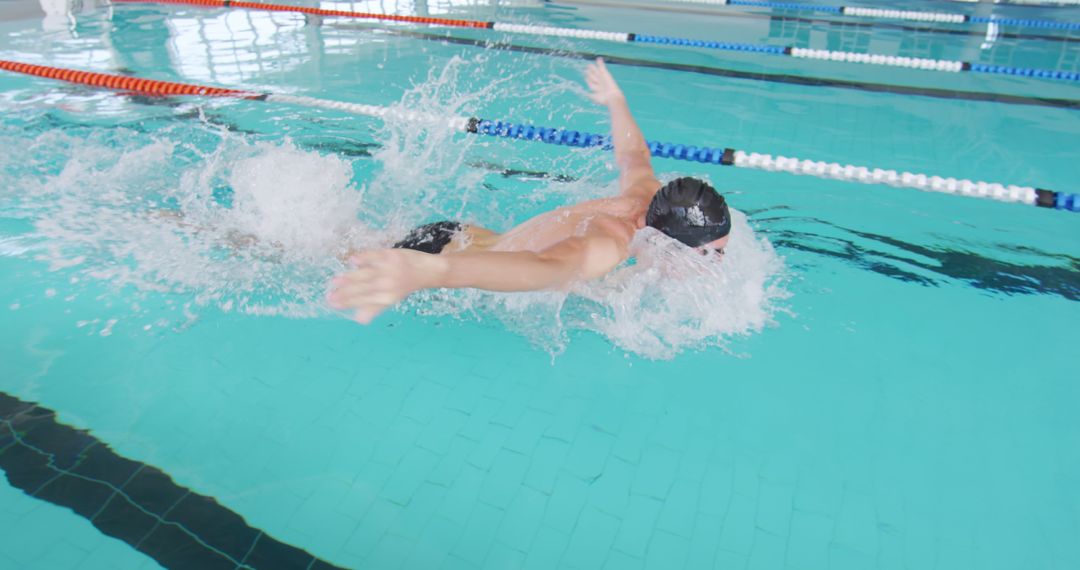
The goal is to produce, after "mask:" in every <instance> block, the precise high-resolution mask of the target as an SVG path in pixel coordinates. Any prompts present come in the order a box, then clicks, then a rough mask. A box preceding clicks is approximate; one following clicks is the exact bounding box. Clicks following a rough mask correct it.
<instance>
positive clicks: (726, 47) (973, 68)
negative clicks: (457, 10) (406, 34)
mask: <svg viewBox="0 0 1080 570" xmlns="http://www.w3.org/2000/svg"><path fill="white" fill-rule="evenodd" d="M113 1H114V2H115V3H123V4H135V3H149V4H172V5H191V6H201V7H209V8H240V9H246V10H264V11H272V12H294V13H297V14H308V15H315V16H328V17H341V18H358V19H370V20H380V21H391V22H407V23H415V24H424V25H432V26H449V27H458V28H476V29H486V30H492V31H495V32H503V33H512V34H526V35H536V36H548V37H561V38H578V39H587V40H599V41H608V42H618V43H639V44H657V45H666V46H677V47H688V48H701V49H715V50H722V51H736V52H745V53H761V54H765V55H773V56H788V57H794V58H797V59H816V60H822V61H835V62H840V63H860V64H866V65H881V66H887V67H906V68H910V69H922V70H926V71H944V72H952V73H956V72H961V71H968V72H974V73H990V74H997V75H1014V76H1019V77H1035V78H1040V79H1054V80H1064V81H1080V72H1077V71H1059V70H1052V69H1036V68H1028V67H1013V66H1002V65H987V64H981V63H971V62H966V61H960V60H949V59H931V58H919V57H903V56H891V55H881V54H869V53H857V52H848V51H837V50H821V49H808V48H800V47H795V46H772V45H767V44H750V43H739V42H722V41H710V40H697V39H692V38H679V37H670V36H657V35H650V34H638V33H631V32H605V31H600V30H580V29H576V28H560V27H554V26H534V25H531V24H513V23H507V22H493V21H492V22H485V21H479V20H455V19H447V18H427V17H420V16H398V15H394V14H373V13H368V12H352V11H348V10H326V9H323V8H309V7H306V6H287V5H282V4H266V3H261V2H244V1H237V0H113ZM736 1H740V2H742V1H743V0H730V2H736ZM747 1H749V0H747ZM770 4H775V3H770ZM797 6H802V4H797ZM819 8H820V7H819ZM1077 29H1080V27H1078V28H1077Z"/></svg>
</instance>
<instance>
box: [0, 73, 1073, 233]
mask: <svg viewBox="0 0 1080 570" xmlns="http://www.w3.org/2000/svg"><path fill="white" fill-rule="evenodd" d="M0 69H6V70H9V71H15V72H18V73H23V74H27V75H34V76H38V77H48V78H52V79H60V80H64V81H69V82H73V83H83V84H86V85H94V86H105V87H109V86H114V87H112V88H114V89H122V90H125V91H135V92H140V93H147V94H151V95H177V94H189V95H191V94H194V95H209V96H226V97H233V98H239V99H252V100H259V101H267V102H278V103H286V104H292V105H300V106H306V107H317V108H322V109H331V110H337V111H343V112H347V113H355V114H359V115H366V116H371V117H380V118H394V119H399V120H405V121H410V122H417V121H427V122H431V123H435V124H441V125H445V126H448V127H450V128H452V129H455V130H461V131H465V132H467V133H471V134H478V135H489V136H494V137H501V138H509V139H521V140H529V141H538V142H543V143H547V144H553V145H562V146H571V147H595V146H602V147H605V148H610V147H611V137H610V136H608V135H600V134H596V133H589V132H584V131H575V130H571V129H566V128H561V127H559V128H553V127H545V126H536V125H531V124H523V123H513V122H509V121H501V120H488V119H481V118H477V117H447V116H444V115H436V114H431V113H418V112H413V111H404V110H402V109H399V108H392V107H382V106H378V105H364V104H360V103H349V102H345V101H331V100H326V99H317V98H314V97H306V96H300V95H288V94H275V93H255V92H252V91H247V90H242V89H227V88H219V87H207V86H203V85H192V84H182V83H173V82H168V81H155V80H149V79H139V78H136V77H130V76H120V75H111V74H106V73H95V72H86V71H76V70H71V69H62V68H55V67H48V66H42V65H32V64H25V63H18V62H12V61H6V60H0ZM646 144H647V145H648V148H649V153H650V154H651V155H652V156H658V157H661V158H671V159H675V160H683V161H688V162H700V163H712V164H717V165H723V166H735V167H739V168H750V169H755V170H766V171H773V172H787V173H789V174H796V175H804V176H816V177H818V178H830V179H834V180H844V181H848V182H861V183H864V184H887V185H889V186H896V187H904V188H914V189H916V190H923V191H929V192H940V193H945V194H953V195H957V196H966V197H972V198H986V199H991V200H997V201H1000V202H1015V203H1019V204H1027V205H1031V206H1039V207H1043V208H1053V209H1057V210H1063V211H1072V212H1080V194H1071V193H1067V192H1056V191H1053V190H1047V189H1044V188H1035V187H1031V186H1021V185H1016V184H1001V183H997V182H984V181H973V180H968V179H963V178H952V177H941V176H930V175H926V174H918V173H911V172H898V171H895V170H889V169H882V168H870V167H866V166H856V165H851V164H840V163H836V162H824V161H815V160H807V159H800V158H794V157H785V156H773V155H771V154H761V153H756V152H746V151H742V150H737V149H733V148H725V147H708V146H697V145H686V144H678V143H667V142H661V141H646Z"/></svg>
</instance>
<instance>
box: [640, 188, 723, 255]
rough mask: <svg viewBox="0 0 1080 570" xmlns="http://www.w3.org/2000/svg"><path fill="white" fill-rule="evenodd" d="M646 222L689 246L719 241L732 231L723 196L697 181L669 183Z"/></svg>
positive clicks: (650, 205)
mask: <svg viewBox="0 0 1080 570" xmlns="http://www.w3.org/2000/svg"><path fill="white" fill-rule="evenodd" d="M645 223H646V224H647V225H649V226H651V227H654V228H656V229H658V230H660V231H662V232H664V233H665V234H667V235H669V236H671V237H673V238H675V239H677V240H679V241H681V242H683V243H684V244H686V245H688V246H690V247H698V246H700V245H705V244H707V243H709V242H711V241H713V240H718V239H720V238H722V237H724V236H726V235H728V232H730V231H731V213H730V212H728V207H727V202H725V201H724V197H723V196H721V195H720V193H719V192H717V191H716V189H715V188H713V187H712V186H709V185H708V184H706V183H705V182H703V181H701V180H698V179H697V178H677V179H675V180H672V181H671V182H668V183H667V185H665V186H664V187H663V188H661V189H660V191H659V192H657V193H656V196H654V197H653V199H652V203H651V204H649V213H648V214H646V215H645Z"/></svg>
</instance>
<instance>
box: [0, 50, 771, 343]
mask: <svg viewBox="0 0 1080 570" xmlns="http://www.w3.org/2000/svg"><path fill="white" fill-rule="evenodd" d="M484 57H485V56H479V57H477V58H474V59H472V60H468V61H467V60H464V59H461V58H453V59H452V60H451V61H450V62H449V63H448V64H447V65H438V66H432V69H433V70H434V71H432V72H431V73H430V74H429V76H428V78H427V79H426V80H425V81H423V82H422V83H420V84H418V85H416V86H415V87H414V88H413V89H411V90H409V91H408V92H407V93H406V94H405V96H404V97H403V98H402V100H401V102H400V106H401V107H402V108H404V109H418V108H422V109H426V110H428V111H430V112H432V113H433V114H436V115H442V116H461V115H465V116H469V115H476V114H478V113H477V112H478V111H479V110H481V109H482V108H483V107H484V106H485V105H490V104H492V103H493V102H496V101H500V100H506V99H507V98H508V97H512V95H511V93H513V92H514V91H515V89H514V87H513V86H514V85H515V84H516V82H517V79H518V78H519V77H522V76H525V75H526V74H530V75H531V74H533V73H535V69H530V70H516V71H510V72H505V70H501V71H500V73H489V72H488V71H485V70H484V69H483V68H484V66H485V65H486V63H485V59H484ZM476 77H479V78H487V77H500V78H501V79H496V80H495V81H493V82H487V80H486V79H485V81H484V82H483V83H480V84H479V85H477V86H470V85H468V83H469V81H470V80H471V79H470V78H476ZM545 89H546V92H547V93H548V94H549V95H550V94H554V95H566V94H567V93H572V92H574V91H575V90H579V89H580V88H579V87H577V86H576V85H574V84H571V83H569V82H565V81H564V82H561V83H560V82H558V81H555V82H552V83H550V84H549V85H547V86H546V87H545ZM553 99H557V97H551V98H548V97H545V98H540V99H538V100H537V102H536V103H529V102H525V103H517V105H518V106H517V110H516V112H517V113H520V115H521V116H523V117H529V116H534V117H540V116H543V115H544V114H545V112H548V113H550V109H548V108H547V106H548V105H550V103H549V102H548V101H551V100H553ZM529 105H535V107H528V106H529ZM0 128H3V127H0ZM3 131H6V132H3ZM3 131H0V142H4V144H5V148H8V149H10V151H9V152H7V153H5V154H3V155H0V188H3V189H4V190H0V192H3V193H0V209H2V210H3V211H5V212H8V213H11V212H15V213H17V215H18V216H19V217H24V218H26V219H30V220H32V221H33V224H34V228H35V242H34V243H35V245H33V246H32V247H28V248H27V251H29V252H32V253H31V254H33V255H36V256H38V257H39V258H41V259H43V260H44V261H46V262H47V263H49V264H50V265H51V266H52V267H53V268H54V269H56V270H58V271H63V272H65V273H70V274H73V276H72V277H71V279H70V283H72V284H74V283H80V285H81V284H82V283H85V281H80V278H82V277H92V278H94V279H96V280H98V281H105V282H107V283H109V284H111V285H113V286H116V287H117V288H119V289H122V290H123V295H124V297H125V299H127V300H130V301H131V303H129V304H137V305H138V306H140V307H147V308H145V309H141V310H142V311H145V312H146V314H144V315H142V316H145V317H147V318H151V319H154V320H153V323H154V325H153V326H154V327H155V328H157V327H160V326H161V320H160V317H161V314H162V311H169V310H171V311H173V313H175V314H177V315H179V316H180V318H181V319H184V320H191V319H194V318H196V316H197V315H198V314H199V313H200V311H199V310H198V308H199V307H206V306H213V307H216V308H217V309H218V310H221V311H239V312H243V313H247V314H259V315H263V314H265V315H283V316H289V317H313V316H325V315H327V314H328V310H327V309H326V308H325V306H324V304H323V301H322V299H323V293H324V290H325V289H324V287H325V282H326V279H327V277H329V276H330V275H332V274H334V273H337V272H339V271H341V269H342V265H341V262H340V261H339V257H340V256H341V255H342V254H343V253H345V252H346V251H348V250H349V249H363V248H370V247H381V246H385V245H386V244H387V243H389V242H391V241H393V239H394V238H395V237H400V236H401V235H402V234H403V233H404V231H405V230H406V229H407V228H408V227H410V226H412V225H415V224H417V223H420V222H423V221H429V220H431V219H436V218H449V219H461V220H465V221H473V222H476V223H480V224H481V225H485V226H488V227H491V228H492V229H495V230H497V231H498V230H506V229H509V227H511V226H512V225H513V224H515V223H520V222H522V221H524V220H525V219H526V218H528V217H530V216H531V215H535V214H536V213H539V212H540V211H542V210H544V209H546V208H548V207H551V206H552V204H553V203H560V204H561V203H567V202H569V201H571V200H575V199H583V198H591V197H596V196H598V195H603V194H605V193H606V194H610V193H611V192H613V191H614V185H613V183H612V181H611V180H612V178H613V173H612V169H611V165H610V156H609V154H608V153H604V152H602V151H601V150H599V149H586V150H581V151H577V152H572V153H567V152H546V153H545V152H543V151H539V152H536V153H532V152H531V151H529V150H528V147H527V145H526V146H513V150H511V149H510V148H509V146H510V145H524V144H525V143H514V142H507V141H497V140H493V139H491V140H489V139H484V138H481V137H467V136H464V135H461V134H460V133H454V132H452V131H450V130H449V128H448V127H447V126H446V125H445V124H443V123H442V122H441V121H432V123H431V124H416V123H405V122H394V121H389V122H387V123H385V124H384V125H382V126H381V128H380V129H379V130H378V133H377V137H376V139H377V140H378V141H379V142H380V143H381V144H382V146H381V148H380V149H379V150H378V151H376V153H375V154H374V158H375V165H376V166H375V172H374V174H373V175H372V176H370V177H366V178H367V179H366V180H365V181H364V182H363V183H362V185H358V184H357V182H356V181H355V176H354V172H353V165H352V164H351V163H349V162H346V161H345V160H342V159H340V158H338V157H336V156H333V155H321V154H318V153H317V152H310V151H306V150H303V149H301V148H299V147H297V146H296V145H295V144H293V143H292V142H291V141H289V140H284V141H277V142H272V143H271V142H253V141H252V140H251V137H250V136H247V137H244V136H241V135H237V134H234V133H226V132H218V130H216V129H215V128H212V127H210V126H207V125H203V124H191V123H184V124H176V125H175V126H173V127H170V128H169V129H167V130H166V132H165V133H164V134H163V135H153V136H150V137H148V136H147V135H146V134H145V133H140V132H136V131H129V130H125V129H123V128H111V129H97V128H90V129H88V130H84V131H78V129H75V130H69V132H63V131H59V130H51V131H46V132H44V133H42V134H40V135H37V136H36V137H32V140H29V141H28V140H27V139H28V136H27V135H26V134H25V133H22V132H17V129H12V128H6V129H3ZM207 135H209V137H208V136H207ZM158 136H160V137H161V138H157V137H158ZM166 138H167V139H168V140H164V139H166ZM177 140H180V141H191V140H202V141H203V144H195V143H191V142H185V143H184V144H181V143H177V142H173V141H177ZM206 140H211V141H212V142H211V143H205V141H206ZM8 143H11V144H8ZM500 145H504V146H506V147H508V148H503V147H502V146H500ZM536 148H542V147H536ZM517 149H520V150H517ZM497 152H498V153H500V154H496V153H497ZM521 152H525V153H528V154H529V155H530V156H529V158H520V157H519V156H517V155H516V153H521ZM505 153H513V154H511V155H510V156H509V157H504V156H503V154H505ZM534 154H535V155H536V156H533V155H534ZM492 156H494V157H498V158H500V160H504V161H508V162H509V161H512V160H514V159H519V160H528V161H529V167H530V168H545V169H547V170H549V171H554V172H572V173H574V175H575V176H578V177H579V180H578V181H577V182H575V183H573V184H572V185H567V184H562V185H560V184H558V183H549V184H548V185H547V186H541V187H538V188H537V189H536V190H535V191H534V192H533V193H531V194H523V195H510V196H508V195H506V194H499V193H495V192H484V193H483V194H481V193H480V191H479V190H478V188H480V187H481V186H482V182H483V179H484V177H485V176H487V173H486V172H484V171H481V170H479V169H474V168H470V167H468V164H469V163H471V162H475V161H476V160H477V159H478V157H479V158H491V157H492ZM537 156H538V157H539V158H537ZM50 165H52V166H50ZM55 165H63V166H62V168H57V167H56V166H55ZM732 215H733V231H732V238H731V241H730V243H729V245H728V247H727V251H728V254H727V256H726V257H725V258H724V260H723V261H722V263H718V262H717V261H716V260H715V259H714V258H711V257H709V258H706V257H702V256H700V255H698V254H697V253H696V252H693V251H690V250H688V249H686V248H684V247H682V246H680V245H679V244H677V243H675V242H673V241H672V240H670V239H668V238H666V237H665V236H663V235H660V234H658V233H656V232H652V231H651V230H648V231H643V232H639V235H638V236H637V238H636V239H635V242H634V244H633V247H634V248H635V251H636V252H637V257H636V261H635V262H632V263H628V264H626V265H624V266H623V267H621V268H619V269H617V270H616V271H615V272H613V273H612V274H611V275H609V276H607V277H606V278H604V279H601V280H598V281H596V282H593V283H587V284H582V285H579V286H577V287H576V288H574V289H573V290H572V291H570V292H536V293H526V294H512V295H507V294H492V293H486V292H481V291H426V292H422V293H419V294H417V295H414V296H413V297H412V298H411V299H410V300H409V301H408V302H406V303H405V304H404V306H403V309H402V310H406V311H415V312H418V313H420V314H423V315H453V316H455V317H458V318H466V319H467V318H478V319H485V320H487V319H492V318H494V319H499V320H501V321H503V322H504V323H506V326H507V327H508V328H509V329H511V330H514V331H516V332H518V333H520V334H522V335H524V336H526V337H528V338H530V339H532V340H533V341H534V342H536V343H537V344H539V345H540V346H542V347H544V348H545V349H546V350H549V351H550V352H552V353H553V354H557V353H559V352H561V351H562V350H563V349H565V347H566V346H567V343H568V342H569V339H570V336H571V333H573V332H575V331H589V332H592V333H596V334H601V335H603V336H604V337H606V338H607V339H609V340H610V341H611V342H612V343H613V344H614V345H615V346H617V347H618V348H620V349H622V350H625V351H628V352H631V353H635V354H639V355H642V356H645V357H648V358H671V357H673V356H674V355H676V354H678V353H679V352H681V351H683V350H686V349H696V348H702V347H706V346H717V345H723V344H724V342H725V341H724V339H725V338H728V337H730V336H732V335H741V334H750V333H753V332H755V331H759V330H761V329H762V328H763V327H764V326H766V325H767V324H768V323H769V322H770V320H771V317H772V315H773V313H774V312H775V311H776V307H777V303H778V300H779V299H782V298H783V297H784V296H785V292H784V290H783V288H782V285H781V283H780V278H779V276H780V275H781V274H782V271H783V264H782V262H781V260H780V259H779V257H778V256H777V255H776V254H775V252H774V251H773V249H772V247H771V246H770V245H769V243H768V241H767V240H766V239H764V238H762V237H759V236H757V235H755V234H754V232H753V229H752V228H751V227H750V226H749V225H748V224H747V221H746V218H745V217H744V216H743V215H742V214H740V213H738V212H737V211H734V210H732ZM20 243H21V245H22V246H23V247H26V243H27V242H25V241H24V242H20ZM62 296H66V295H62ZM151 297H152V298H153V300H154V301H155V302H145V303H139V301H142V300H150V298H151ZM162 298H164V299H165V301H163V303H164V306H162V302H161V301H160V300H161V299H162ZM148 326H149V325H148ZM107 330H108V331H109V332H111V331H112V326H111V325H110V326H109V327H108V329H107Z"/></svg>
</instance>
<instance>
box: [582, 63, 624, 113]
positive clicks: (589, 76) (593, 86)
mask: <svg viewBox="0 0 1080 570" xmlns="http://www.w3.org/2000/svg"><path fill="white" fill-rule="evenodd" d="M585 83H586V84H588V86H589V99H592V100H593V101H594V102H596V103H599V104H601V105H605V106H610V105H611V104H612V103H618V102H619V101H624V100H625V97H624V96H623V92H622V89H619V84H618V83H616V82H615V78H614V77H612V76H611V73H610V72H608V70H607V66H606V65H604V60H603V58H599V57H598V58H596V61H594V62H593V63H590V64H589V66H588V67H587V68H585Z"/></svg>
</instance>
